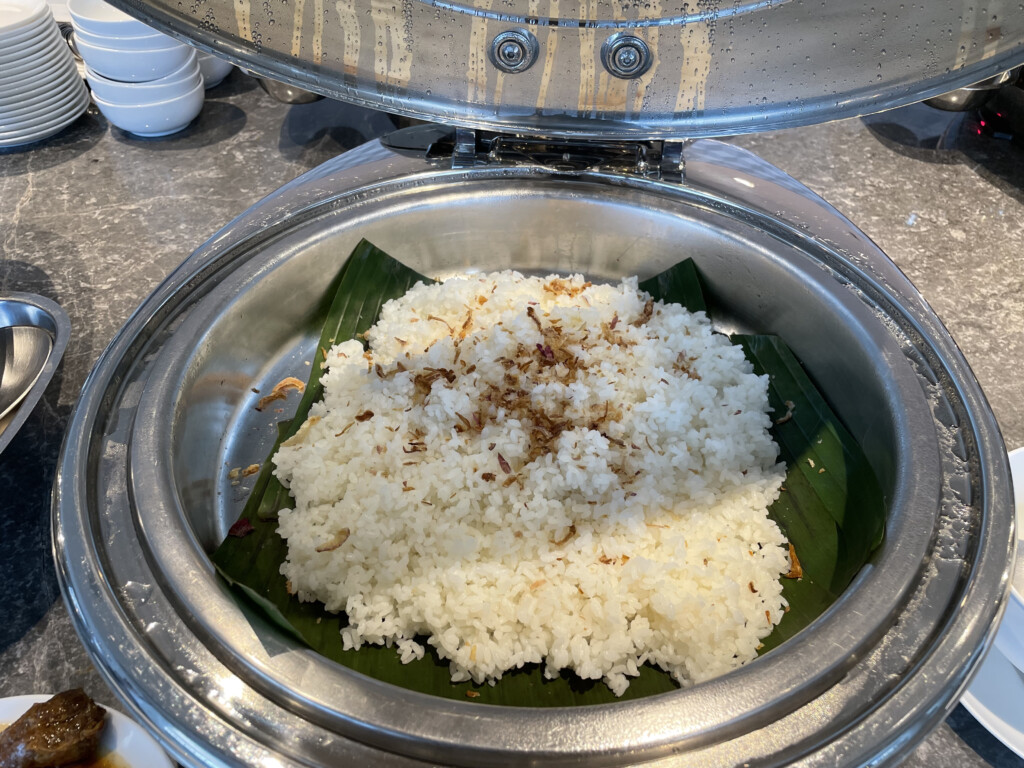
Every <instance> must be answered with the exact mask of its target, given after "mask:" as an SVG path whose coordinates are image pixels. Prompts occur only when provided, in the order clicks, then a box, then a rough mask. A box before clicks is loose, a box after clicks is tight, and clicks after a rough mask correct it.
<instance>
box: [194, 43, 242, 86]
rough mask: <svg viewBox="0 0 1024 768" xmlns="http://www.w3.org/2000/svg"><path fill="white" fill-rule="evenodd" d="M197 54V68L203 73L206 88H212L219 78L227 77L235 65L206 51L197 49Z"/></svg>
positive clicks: (219, 80)
mask: <svg viewBox="0 0 1024 768" xmlns="http://www.w3.org/2000/svg"><path fill="white" fill-rule="evenodd" d="M198 54H199V69H200V70H202V73H203V82H204V83H206V87H207V88H213V87H214V86H215V85H219V84H220V82H221V80H223V79H224V78H225V77H227V76H228V75H229V74H230V73H231V70H232V69H234V68H235V65H234V64H232V63H231V62H230V61H224V59H219V58H217V57H216V56H214V55H213V54H212V53H207V52H206V51H198Z"/></svg>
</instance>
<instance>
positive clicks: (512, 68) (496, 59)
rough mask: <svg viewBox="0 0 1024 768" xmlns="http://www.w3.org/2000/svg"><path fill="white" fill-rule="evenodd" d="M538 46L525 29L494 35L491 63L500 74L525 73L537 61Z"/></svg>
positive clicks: (534, 38)
mask: <svg viewBox="0 0 1024 768" xmlns="http://www.w3.org/2000/svg"><path fill="white" fill-rule="evenodd" d="M539 52H540V44H539V43H538V42H537V38H536V37H534V36H533V34H532V33H530V32H528V31H527V30H525V29H509V30H506V31H505V32H501V33H499V34H497V35H495V37H494V40H492V41H491V49H490V59H491V63H492V64H493V65H494V66H496V67H497V68H498V69H500V70H501V71H502V72H508V73H510V74H516V73H517V72H525V71H526V70H527V69H529V68H530V67H531V66H533V62H535V61H536V60H537V54H538V53H539Z"/></svg>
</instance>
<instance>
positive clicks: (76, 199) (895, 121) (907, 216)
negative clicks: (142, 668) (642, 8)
mask: <svg viewBox="0 0 1024 768" xmlns="http://www.w3.org/2000/svg"><path fill="white" fill-rule="evenodd" d="M965 119H966V118H964V117H963V116H956V115H955V116H951V115H947V114H945V113H940V112H936V111H934V110H931V109H929V108H928V107H924V106H915V107H909V108H906V109H904V110H899V111H897V112H892V113H888V114H883V115H878V116H874V117H871V118H865V119H858V120H847V121H842V122H836V123H831V124H827V125H821V126H815V127H811V128H803V129H793V130H787V131H779V132H775V133H767V134H761V135H754V136H747V137H741V138H738V139H735V141H736V142H737V143H739V144H741V145H742V146H745V147H747V148H749V149H751V150H752V151H754V152H756V153H757V154H759V155H760V156H762V157H764V158H765V159H767V160H768V161H770V162H772V163H774V164H776V165H778V166H779V167H780V168H782V169H783V170H785V171H787V172H788V173H790V174H791V175H792V176H794V177H795V178H797V179H798V180H800V181H801V182H803V183H805V184H806V185H808V186H809V187H810V188H811V189H813V190H814V191H815V192H817V193H819V194H820V195H822V196H823V197H824V198H825V199H826V200H828V201H829V202H831V203H832V204H833V205H835V206H836V207H837V208H838V209H839V210H840V211H841V212H843V213H844V214H846V215H847V216H848V217H849V218H850V219H851V220H853V221H854V222H856V223H857V224H858V225H859V226H860V227H861V228H862V229H863V230H864V231H865V232H866V233H867V234H868V235H869V236H870V237H871V238H872V239H874V240H875V242H877V243H878V244H879V245H880V246H881V248H882V249H883V250H884V251H885V252H886V253H888V254H889V256H890V257H891V258H892V259H893V260H894V261H895V262H896V264H897V265H899V266H900V267H901V268H902V269H903V270H904V272H906V273H907V275H908V276H909V277H910V279H911V280H912V281H913V282H914V283H915V284H916V285H917V287H918V288H919V289H920V291H921V292H922V294H923V295H924V296H925V298H926V299H927V300H928V301H929V303H930V304H931V305H932V306H933V308H934V309H935V311H936V312H937V314H938V315H939V317H940V318H942V319H943V321H944V322H945V323H946V325H947V327H948V328H949V330H950V331H951V332H952V334H953V336H954V338H955V339H956V340H957V342H958V343H959V345H960V346H961V348H962V350H963V352H964V354H965V355H966V357H967V359H968V361H969V362H970V363H971V365H972V367H973V369H974V371H975V373H976V375H977V377H978V379H979V381H980V382H981V384H982V387H983V388H984V390H985V392H986V394H987V396H988V398H989V400H990V402H991V405H992V408H993V410H994V412H995V415H996V418H997V419H998V421H999V424H1000V426H1001V429H1002V431H1003V435H1004V438H1005V441H1006V443H1007V445H1008V447H1010V448H1014V447H1017V446H1021V445H1024V378H1022V377H1021V376H1020V375H1019V372H1018V366H1019V364H1020V362H1021V361H1022V360H1024V226H1022V222H1024V149H1021V148H1019V147H1015V146H1013V145H1012V144H1011V143H1010V142H1007V141H998V140H993V139H986V140H984V141H982V140H980V139H978V140H971V139H970V136H972V135H973V134H971V132H970V126H968V125H965V123H964V120H965ZM392 127H393V123H392V120H391V119H390V118H389V117H387V116H386V115H383V114H381V113H376V112H371V111H367V110H363V109H359V108H355V107H349V106H345V105H342V104H339V103H337V102H332V101H327V100H324V101H319V102H316V103H313V104H306V105H296V106H288V105H285V104H281V103H278V102H276V101H274V100H273V99H271V98H270V97H269V96H268V95H267V94H265V93H264V92H263V91H262V90H261V89H259V88H258V86H257V84H256V82H255V81H254V80H252V79H250V78H248V77H246V76H244V75H242V74H241V73H240V72H237V71H236V72H235V73H233V74H232V75H231V76H230V77H229V78H228V79H227V80H226V81H225V82H224V83H222V84H221V85H219V86H217V87H216V88H214V89H212V90H210V91H209V92H208V93H207V101H206V104H205V106H204V109H203V112H202V113H201V115H200V116H199V117H198V118H197V120H196V121H195V122H194V123H193V124H192V125H191V126H190V127H189V128H187V129H186V130H185V131H183V132H182V133H179V134H177V135H175V136H171V137H168V138H165V139H160V140H144V139H137V138H133V137H132V136H130V135H128V134H126V133H124V132H122V131H120V130H119V129H117V128H114V127H113V126H110V125H109V124H108V123H107V122H106V121H105V120H104V119H103V117H102V116H101V115H99V114H98V113H97V112H96V111H95V110H94V109H91V110H90V111H89V112H88V113H87V114H86V115H84V116H83V117H82V118H81V119H79V120H78V121H77V122H76V123H75V124H74V125H72V126H71V127H70V128H69V129H67V130H65V131H64V132H63V133H61V134H59V135H58V136H56V137H54V138H52V139H50V140H48V141H46V142H43V143H41V144H38V145H34V146H32V147H26V148H21V149H17V150H7V151H0V290H11V291H29V292H33V293H38V294H42V295H44V296H47V297H49V298H51V299H53V300H55V301H57V302H58V303H59V304H61V305H62V306H63V307H64V309H65V310H66V311H67V313H68V315H69V316H70V318H71V324H72V338H71V342H70V344H69V346H68V348H67V351H66V353H65V355H64V361H63V364H62V367H61V368H60V370H59V371H58V373H57V375H56V377H55V378H54V380H53V381H52V382H51V384H50V386H49V387H48V389H47V392H46V394H45V396H44V398H43V400H42V401H41V402H40V404H39V406H38V407H37V408H36V410H35V412H34V413H33V414H32V416H31V417H30V418H29V420H28V421H27V423H26V424H25V426H24V427H23V428H22V430H21V432H20V433H19V434H18V435H17V437H16V438H15V439H14V440H13V442H12V443H11V444H10V446H9V447H8V448H7V450H6V451H4V453H3V454H2V455H0V565H2V567H0V595H3V599H2V600H0V697H2V696H10V695H15V694H22V693H39V692H47V691H57V690H62V689H65V688H69V687H73V686H82V687H84V688H85V689H86V690H87V691H88V692H90V693H91V694H92V695H93V696H94V697H96V698H97V699H99V700H100V701H105V702H108V703H111V704H116V702H115V701H114V698H113V696H112V694H111V693H110V692H109V690H108V689H107V688H106V686H105V685H104V683H103V681H102V679H101V678H100V676H99V674H98V673H97V672H96V671H95V669H94V668H93V666H92V664H91V663H90V661H89V659H88V657H87V656H86V654H85V652H84V650H83V648H82V646H81V644H80V643H79V641H78V640H77V638H76V637H75V634H74V631H73V629H72V627H71V623H70V620H69V618H68V616H67V613H66V611H65V609H64V606H63V604H62V603H61V600H60V594H59V590H58V587H57V581H56V576H55V572H54V567H53V562H52V558H51V551H50V538H49V537H50V488H51V484H52V480H53V474H54V467H55V463H56V459H57V454H58V451H59V449H60V443H61V437H62V434H63V430H64V427H65V425H66V424H67V421H68V417H69V414H70V411H71V409H72V408H73V406H74V404H75V401H76V399H77V397H78V393H79V391H80V390H81V388H82V385H83V382H84V381H85V378H86V376H87V374H88V372H89V370H90V368H91V367H92V365H93V363H94V362H95V361H96V360H97V358H98V357H99V355H100V353H101V351H102V350H103V348H104V347H105V346H106V344H107V343H108V342H109V341H110V339H111V338H112V337H113V335H114V333H115V332H116V331H117V329H118V328H119V327H120V326H121V325H122V324H123V323H124V321H125V320H126V319H127V318H128V316H129V315H130V314H131V312H132V311H133V309H134V308H135V307H136V306H137V305H138V304H139V303H140V302H141V301H142V299H143V298H144V297H145V296H146V295H147V294H148V293H149V292H150V291H151V290H153V288H154V287H156V285H157V284H158V283H159V282H160V280H162V279H163V278H164V277H165V276H166V275H167V274H168V273H169V272H170V271H171V270H172V269H173V268H174V267H175V266H177V265H178V264H179V263H180V262H181V261H182V260H184V259H185V258H186V257H187V256H188V255H189V254H190V253H191V252H192V251H193V250H194V249H195V248H196V247H197V246H199V245H200V244H201V243H202V242H203V241H205V240H206V239H207V238H208V237H210V236H211V235H212V234H213V233H214V232H216V231H217V230H218V229H220V227H222V226H223V225H224V224H226V223H227V222H228V221H230V220H231V219H232V218H233V217H234V216H236V215H237V214H239V213H241V212H242V211H244V210H245V209H246V208H248V207H249V206H250V205H251V204H253V203H254V202H256V201H257V200H258V199H260V198H261V197H262V196H264V195H265V194H267V193H269V192H271V191H272V190H274V189H275V188H277V187H279V186H281V185H282V184H284V183H285V182H287V181H289V180H291V179H292V178H294V177H295V176H297V175H299V174H300V173H302V172H304V171H306V170H308V169H310V168H313V167H314V166H316V165H318V164H319V163H321V162H323V161H325V160H327V159H328V158H330V157H333V156H334V155H337V154H339V153H341V152H343V151H345V150H346V149H349V148H352V147H354V146H356V145H358V144H360V143H362V142H363V141H365V140H367V139H370V138H373V137H375V136H378V135H380V134H382V133H384V132H386V131H389V130H391V129H392ZM964 137H968V138H964ZM907 764H909V765H915V766H929V768H936V767H938V768H943V767H944V766H951V767H952V766H957V768H970V767H971V766H984V765H993V766H999V767H1003V766H1007V767H1010V766H1012V767H1013V768H1022V767H1024V760H1021V759H1020V758H1018V757H1017V756H1016V755H1014V754H1013V753H1012V752H1010V751H1009V750H1007V749H1006V748H1005V747H1003V746H1002V745H1001V744H1000V743H999V742H997V741H996V740H995V739H994V738H993V737H991V736H990V735H989V734H988V733H987V732H986V731H985V730H984V729H983V728H981V726H980V725H979V724H978V723H977V722H976V721H974V720H973V718H972V717H971V716H970V715H969V714H967V713H966V711H965V710H964V709H963V708H962V707H958V708H957V709H956V711H954V712H953V714H952V715H951V716H950V718H949V719H948V720H947V721H946V723H945V724H943V725H942V726H941V727H940V728H939V729H938V730H937V731H936V732H935V733H933V734H932V735H931V736H930V737H929V738H928V739H927V740H925V741H924V742H923V743H922V744H921V745H920V746H919V747H918V749H917V751H916V752H915V753H914V754H913V755H912V756H911V758H910V759H909V760H908V763H907Z"/></svg>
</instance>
